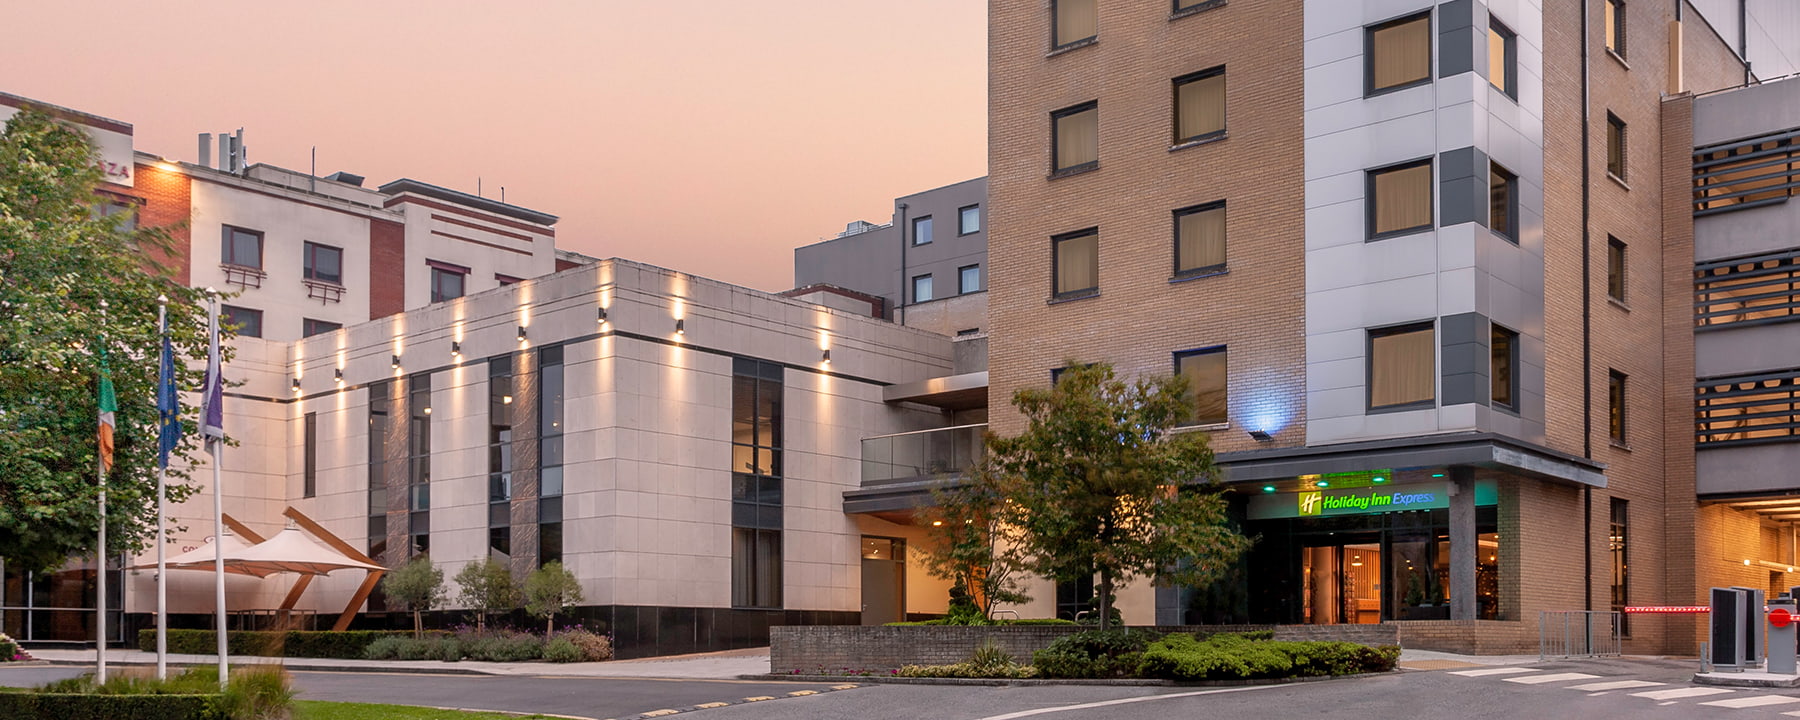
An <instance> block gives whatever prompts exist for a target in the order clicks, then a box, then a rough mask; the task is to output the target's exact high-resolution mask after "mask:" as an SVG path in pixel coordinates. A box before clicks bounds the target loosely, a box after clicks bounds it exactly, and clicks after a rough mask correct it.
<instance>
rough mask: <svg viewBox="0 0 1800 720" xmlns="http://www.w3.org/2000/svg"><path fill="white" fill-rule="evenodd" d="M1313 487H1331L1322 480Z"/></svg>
mask: <svg viewBox="0 0 1800 720" xmlns="http://www.w3.org/2000/svg"><path fill="white" fill-rule="evenodd" d="M1313 486H1314V487H1331V483H1328V482H1325V481H1324V480H1320V481H1318V482H1316V483H1313Z"/></svg>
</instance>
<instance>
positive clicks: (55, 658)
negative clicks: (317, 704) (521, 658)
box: [30, 648, 769, 680]
mask: <svg viewBox="0 0 1800 720" xmlns="http://www.w3.org/2000/svg"><path fill="white" fill-rule="evenodd" d="M30 652H31V655H32V656H33V657H36V658H38V659H40V660H48V661H50V662H51V663H53V664H57V665H86V666H90V667H91V666H93V664H94V651H93V650H31V651H30ZM216 662H218V656H217V655H177V654H175V653H170V654H169V664H170V665H180V666H185V665H211V664H214V663H216ZM106 664H107V666H108V667H114V666H153V665H155V664H156V653H149V652H144V651H142V650H123V649H116V648H115V649H112V650H108V651H107V653H106ZM231 665H232V666H234V667H236V666H247V665H283V666H286V667H287V668H288V669H289V670H310V671H316V672H398V673H445V674H457V675H536V676H554V677H592V678H675V679H683V680H735V679H737V677H738V676H740V675H762V674H767V673H768V672H769V649H768V648H747V649H744V650H725V651H721V652H712V653H699V654H695V655H670V656H667V657H657V658H640V659H636V660H613V661H610V662H594V663H545V662H521V663H492V662H474V661H470V660H464V661H462V662H453V663H447V662H440V661H435V660H418V661H399V660H335V659H325V658H272V657H255V656H247V655H233V656H231Z"/></svg>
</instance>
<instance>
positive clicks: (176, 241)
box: [131, 163, 193, 285]
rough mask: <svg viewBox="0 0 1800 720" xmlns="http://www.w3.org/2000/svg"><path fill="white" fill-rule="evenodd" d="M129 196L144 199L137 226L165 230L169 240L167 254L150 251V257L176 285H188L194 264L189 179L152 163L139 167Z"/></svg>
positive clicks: (190, 183)
mask: <svg viewBox="0 0 1800 720" xmlns="http://www.w3.org/2000/svg"><path fill="white" fill-rule="evenodd" d="M131 194H133V195H136V196H138V197H141V198H143V199H144V204H143V206H142V207H139V208H138V226H139V227H145V228H168V230H169V238H170V240H171V241H172V242H171V245H170V247H169V251H168V252H163V251H161V250H155V249H152V250H151V251H150V256H151V257H152V258H154V259H155V260H156V262H157V263H158V264H161V265H162V266H163V267H165V268H168V270H169V272H171V273H172V274H173V278H174V280H175V281H176V282H179V283H181V284H183V285H186V284H188V280H189V277H188V276H189V272H188V271H189V269H190V268H191V267H192V264H193V237H192V228H190V227H189V226H188V221H189V219H190V216H191V215H192V214H193V197H192V196H193V184H192V181H191V180H189V179H188V176H187V175H185V174H183V173H179V172H171V171H168V170H164V169H162V168H160V167H157V166H156V165H153V164H141V163H140V164H139V165H138V166H137V179H136V180H135V181H134V186H133V187H132V189H131Z"/></svg>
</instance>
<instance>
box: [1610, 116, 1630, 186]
mask: <svg viewBox="0 0 1800 720" xmlns="http://www.w3.org/2000/svg"><path fill="white" fill-rule="evenodd" d="M1606 171H1607V172H1609V173H1612V176H1613V177H1616V178H1618V179H1620V180H1624V179H1625V121H1624V120H1620V119H1619V116H1617V115H1614V114H1612V113H1607V114H1606Z"/></svg>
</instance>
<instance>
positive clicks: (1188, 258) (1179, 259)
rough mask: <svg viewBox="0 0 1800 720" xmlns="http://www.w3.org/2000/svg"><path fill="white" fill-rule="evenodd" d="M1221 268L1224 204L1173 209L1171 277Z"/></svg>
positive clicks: (1223, 267) (1213, 271) (1223, 242)
mask: <svg viewBox="0 0 1800 720" xmlns="http://www.w3.org/2000/svg"><path fill="white" fill-rule="evenodd" d="M1224 269H1225V203H1224V202H1215V203H1207V204H1205V205H1195V206H1193V207H1189V208H1182V209H1180V210H1176V211H1175V277H1178V278H1180V277H1187V276H1192V275H1208V274H1212V273H1215V272H1218V271H1220V270H1224Z"/></svg>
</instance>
